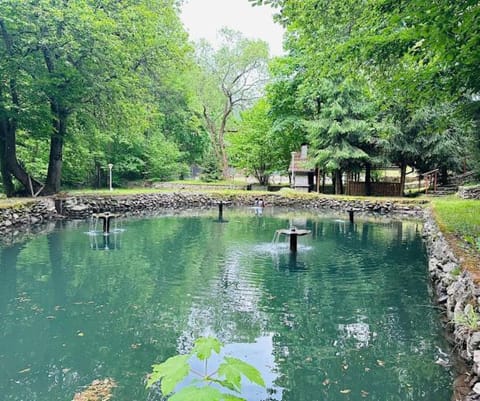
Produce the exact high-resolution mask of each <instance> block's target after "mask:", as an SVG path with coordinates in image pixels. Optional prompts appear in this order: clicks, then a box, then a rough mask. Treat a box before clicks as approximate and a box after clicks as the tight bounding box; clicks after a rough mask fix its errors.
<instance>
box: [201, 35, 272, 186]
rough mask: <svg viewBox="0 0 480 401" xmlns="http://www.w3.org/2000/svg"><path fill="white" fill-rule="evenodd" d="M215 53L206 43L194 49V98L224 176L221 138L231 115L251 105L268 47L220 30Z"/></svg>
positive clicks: (225, 165)
mask: <svg viewBox="0 0 480 401" xmlns="http://www.w3.org/2000/svg"><path fill="white" fill-rule="evenodd" d="M220 36H221V39H222V40H221V46H220V48H219V49H218V50H215V49H213V48H212V46H211V45H209V44H208V43H206V42H201V43H200V44H199V45H198V49H197V60H198V63H199V66H200V70H199V71H198V73H199V76H198V79H197V83H198V87H197V88H198V96H199V99H200V102H201V106H200V107H201V109H202V115H203V118H204V122H205V127H206V130H207V132H208V134H209V136H210V142H211V145H212V148H213V151H214V153H215V156H216V158H217V160H218V162H219V164H220V165H221V169H222V174H223V176H224V177H227V176H228V167H229V161H228V154H227V150H226V147H227V144H226V140H225V135H226V133H227V132H228V131H229V129H230V124H231V119H232V117H233V116H234V114H235V113H238V112H239V111H241V110H243V109H244V108H246V107H248V106H250V105H252V104H253V102H254V101H255V100H256V99H258V98H259V97H260V96H261V94H262V89H263V86H264V84H265V82H266V78H267V72H266V65H267V59H268V45H267V44H266V43H265V42H264V41H261V40H252V39H246V38H244V37H243V36H242V35H241V34H240V33H239V32H235V31H232V30H229V29H226V28H224V29H223V30H221V31H220Z"/></svg>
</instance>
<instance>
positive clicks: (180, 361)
mask: <svg viewBox="0 0 480 401" xmlns="http://www.w3.org/2000/svg"><path fill="white" fill-rule="evenodd" d="M222 346H223V344H222V343H221V342H220V341H219V340H218V339H216V338H213V337H201V338H199V339H198V340H196V341H195V345H194V347H193V349H192V350H191V351H190V353H188V354H186V355H176V356H173V357H171V358H168V359H167V360H166V361H165V362H163V363H160V364H155V365H153V366H152V367H153V371H152V373H151V375H150V377H149V379H148V381H147V388H150V387H151V386H152V385H153V384H154V383H156V382H158V381H160V389H161V391H162V393H163V395H164V396H167V397H168V399H169V401H192V400H195V401H245V399H244V398H241V397H239V396H237V395H236V394H238V395H240V394H241V389H242V378H243V377H244V378H246V379H248V380H250V381H251V382H252V383H255V384H258V385H259V386H261V387H265V382H264V380H263V378H262V376H261V374H260V372H259V371H258V370H257V369H256V368H255V367H253V366H252V365H250V364H248V363H246V362H244V361H242V360H240V359H237V358H232V357H227V356H226V357H224V359H223V361H222V362H221V363H220V365H219V366H218V368H217V369H216V370H214V371H213V372H210V373H209V371H208V359H209V358H210V357H211V355H212V352H215V353H217V354H219V353H220V350H221V349H222ZM192 358H198V359H199V360H200V361H203V362H204V371H203V372H197V371H195V370H194V369H193V368H192V367H191V366H190V363H189V361H190V360H191V359H192ZM190 373H192V374H194V375H195V376H196V377H197V378H196V379H193V380H192V382H191V383H190V384H189V385H187V386H185V387H182V388H181V389H180V390H178V391H176V392H175V388H176V387H177V385H178V384H179V383H180V382H181V381H182V380H184V379H185V378H186V377H187V376H188V375H189V374H190ZM235 393H236V394H235Z"/></svg>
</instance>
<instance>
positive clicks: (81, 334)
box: [77, 331, 85, 337]
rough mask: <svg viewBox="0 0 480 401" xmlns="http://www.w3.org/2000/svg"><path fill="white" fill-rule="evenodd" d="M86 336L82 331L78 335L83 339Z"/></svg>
mask: <svg viewBox="0 0 480 401" xmlns="http://www.w3.org/2000/svg"><path fill="white" fill-rule="evenodd" d="M84 335H85V333H83V332H81V331H79V332H78V333H77V336H79V337H83V336H84Z"/></svg>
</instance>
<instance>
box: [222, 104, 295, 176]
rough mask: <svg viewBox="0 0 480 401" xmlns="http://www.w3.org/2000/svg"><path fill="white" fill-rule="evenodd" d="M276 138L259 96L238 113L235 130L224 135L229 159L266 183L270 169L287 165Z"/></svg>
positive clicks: (278, 169)
mask: <svg viewBox="0 0 480 401" xmlns="http://www.w3.org/2000/svg"><path fill="white" fill-rule="evenodd" d="M279 140H281V137H280V136H279V135H276V133H275V132H274V131H273V130H272V122H271V119H270V116H269V107H268V104H267V102H266V100H265V99H261V100H260V101H258V102H257V103H256V104H255V105H254V106H253V107H252V108H250V109H248V110H246V111H244V112H243V113H242V114H241V120H240V121H239V123H238V130H237V131H236V132H234V133H232V134H230V135H229V136H228V142H229V144H230V146H229V149H228V150H229V154H230V155H231V162H232V164H233V165H234V166H235V167H239V168H242V169H245V171H246V172H247V173H248V174H249V175H253V176H254V177H256V178H257V180H258V181H259V183H260V184H261V185H267V184H268V179H269V176H270V175H271V174H272V173H273V172H275V171H282V170H285V169H286V167H287V166H288V163H286V162H285V160H284V158H283V157H282V154H281V148H282V146H281V144H280V141H279Z"/></svg>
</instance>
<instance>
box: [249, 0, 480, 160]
mask: <svg viewBox="0 0 480 401" xmlns="http://www.w3.org/2000/svg"><path fill="white" fill-rule="evenodd" d="M250 1H251V2H252V3H253V4H271V5H273V6H275V7H277V9H278V10H279V13H278V15H277V20H278V21H280V22H281V23H282V24H283V25H284V26H285V27H286V29H287V40H286V45H287V48H288V49H289V51H290V54H291V55H292V56H294V57H296V58H297V59H298V60H300V63H301V65H302V67H303V78H302V79H303V80H304V82H305V83H306V84H307V85H314V84H315V79H318V78H327V79H328V78H331V77H332V76H335V75H342V76H344V77H350V78H352V79H353V80H355V81H357V80H360V81H362V80H366V81H367V82H368V83H369V86H370V88H371V89H372V91H373V92H374V93H375V96H376V100H377V103H378V105H379V111H380V112H381V113H382V114H388V115H389V117H391V118H392V119H393V120H395V121H396V124H397V128H398V129H399V130H400V131H404V132H406V131H408V130H410V128H409V124H410V122H411V121H414V120H416V118H417V116H416V113H417V112H418V111H419V110H426V109H441V108H443V107H445V106H447V107H449V108H456V111H455V112H453V113H450V117H451V118H452V124H456V123H455V122H454V120H455V119H456V118H455V115H458V113H459V112H463V113H466V112H468V113H469V114H468V115H466V116H467V118H466V119H464V120H463V122H462V126H461V127H458V128H460V129H461V130H462V131H463V132H464V133H465V134H468V135H470V139H471V140H470V141H469V142H468V143H469V144H468V145H467V146H468V147H469V149H466V150H465V151H466V152H467V153H469V154H472V153H475V149H474V147H473V146H474V145H473V144H474V143H476V142H475V138H473V137H472V136H474V135H475V134H474V132H475V131H474V130H471V129H470V127H471V126H473V125H475V124H478V119H477V117H478V114H477V113H476V112H475V110H477V109H478V106H477V105H476V103H478V92H479V90H480V87H479V81H478V79H477V75H478V74H477V70H478V68H477V67H478V63H479V60H480V50H479V49H480V46H479V40H480V39H479V38H480V35H479V28H478V27H479V24H478V19H479V17H480V9H479V8H478V5H477V2H475V1H469V0H466V1H457V2H452V1H449V0H440V1H437V2H435V3H428V2H425V1H423V0H413V1H408V2H394V1H390V0H374V1H371V2H368V4H367V5H366V4H365V3H363V2H355V1H351V0H348V1H339V0H333V1H331V0H330V1H327V0H320V1H318V0H305V1H302V2H297V1H294V0H264V1H262V0H250ZM399 104H401V105H402V107H398V105H399ZM397 112H398V114H395V113H397ZM456 120H457V121H458V119H456ZM468 120H470V121H468ZM404 124H405V125H404ZM452 124H451V125H452ZM429 132H430V133H431V132H432V131H431V130H430V131H429ZM417 133H419V131H417ZM410 134H411V135H414V136H415V135H416V134H415V133H414V132H413V131H411V130H410ZM394 137H396V136H392V139H393V138H394ZM397 139H398V137H397ZM413 139H414V138H412V137H409V138H408V139H407V142H406V143H405V146H407V148H408V147H411V146H412V145H413V144H415V143H416V144H418V145H419V146H420V143H421V142H422V138H419V141H416V140H413ZM391 145H392V148H394V147H396V144H395V143H392V144H391ZM459 146H462V145H461V144H459ZM406 153H411V151H410V150H406ZM406 153H405V155H404V156H406ZM414 153H416V154H417V155H419V154H421V153H422V152H421V151H420V149H416V150H415V152H414ZM397 155H398V154H397ZM408 158H410V156H409V157H408ZM415 162H419V160H418V159H416V160H415ZM400 164H402V162H400Z"/></svg>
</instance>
